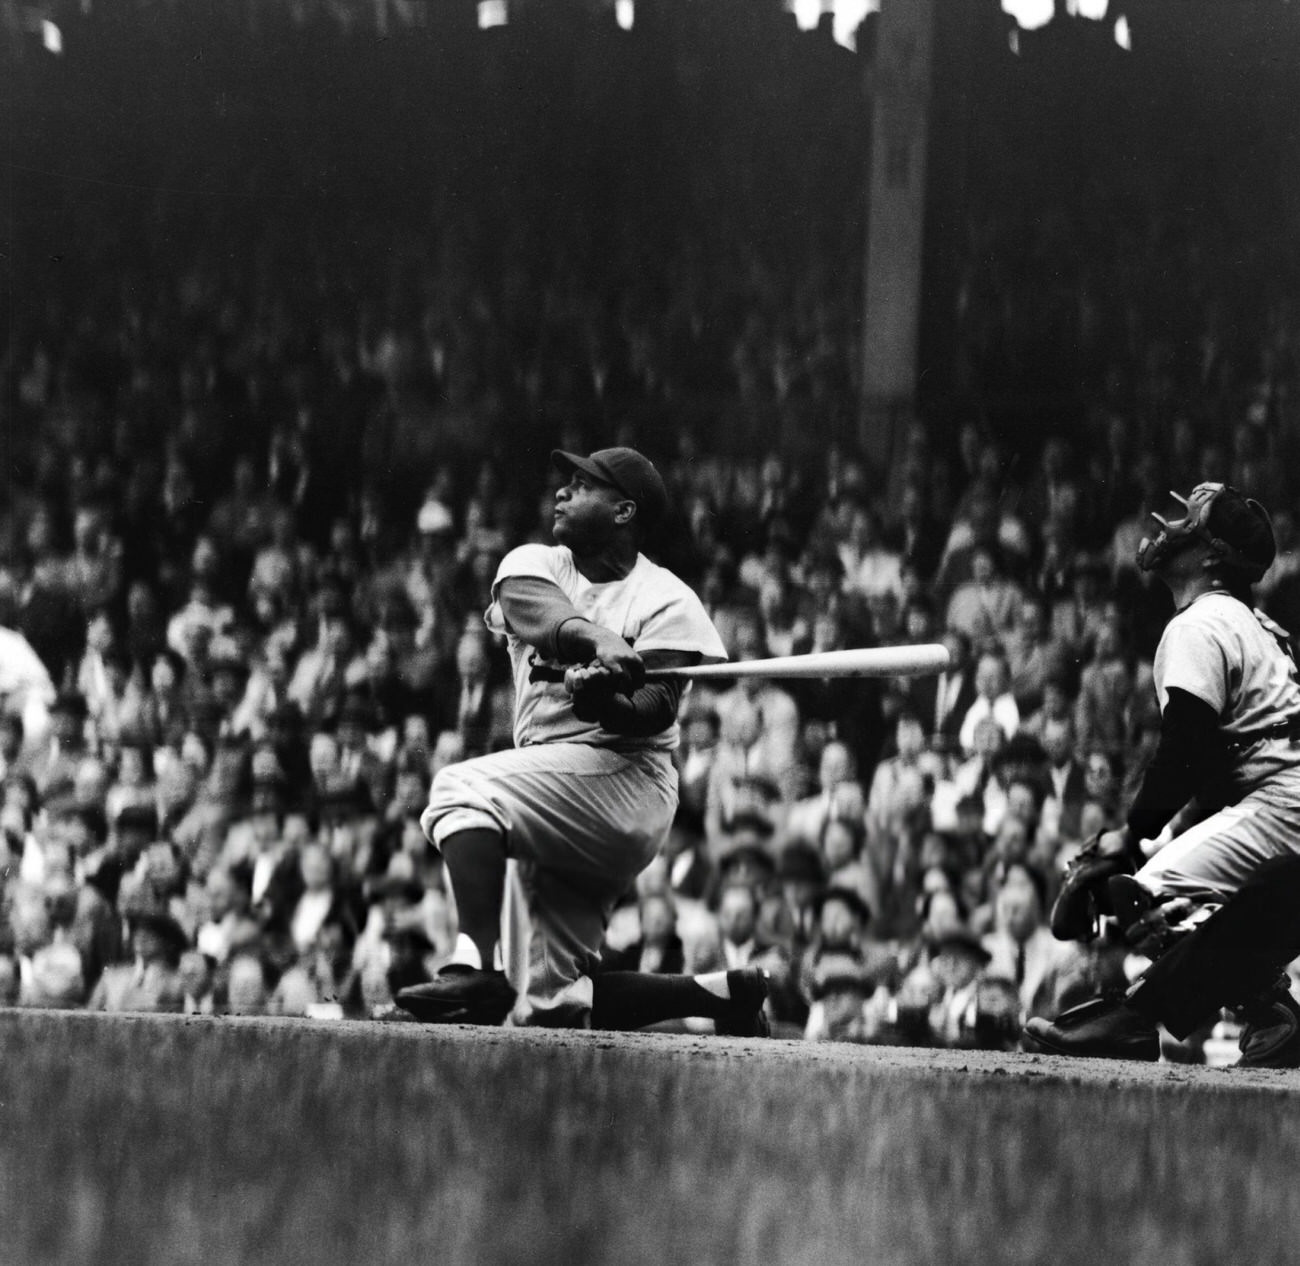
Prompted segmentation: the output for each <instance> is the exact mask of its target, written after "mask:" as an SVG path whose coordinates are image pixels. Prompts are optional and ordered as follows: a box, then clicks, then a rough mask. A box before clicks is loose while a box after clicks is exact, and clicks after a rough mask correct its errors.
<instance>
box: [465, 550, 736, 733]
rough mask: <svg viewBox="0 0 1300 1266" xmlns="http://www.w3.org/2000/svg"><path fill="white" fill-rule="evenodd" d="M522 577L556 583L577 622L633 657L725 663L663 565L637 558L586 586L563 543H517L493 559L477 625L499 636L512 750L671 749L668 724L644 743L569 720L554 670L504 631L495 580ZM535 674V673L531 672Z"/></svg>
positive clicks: (691, 601) (703, 615) (694, 603)
mask: <svg viewBox="0 0 1300 1266" xmlns="http://www.w3.org/2000/svg"><path fill="white" fill-rule="evenodd" d="M513 576H530V577H535V578H538V579H541V580H549V581H551V582H552V583H553V584H554V585H556V586H557V587H558V588H559V589H560V591H561V592H562V593H563V594H564V596H565V597H566V598H568V600H569V601H570V602H571V603H572V604H573V607H574V610H576V611H577V613H578V614H579V615H581V616H582V617H583V618H584V619H587V620H590V621H591V622H592V623H593V624H599V625H601V626H602V627H603V628H607V629H612V630H613V631H614V632H615V633H617V634H619V636H620V637H622V638H624V639H625V640H626V641H627V642H628V643H629V644H630V645H631V646H632V647H633V648H634V649H635V650H636V651H637V652H638V653H639V654H644V653H645V652H647V651H682V652H685V653H687V654H694V655H699V656H700V658H701V660H702V661H703V662H704V663H721V662H722V661H723V660H725V659H726V658H727V653H726V650H725V648H724V647H723V645H722V639H721V638H720V637H719V636H718V631H717V630H716V629H715V628H714V627H713V622H712V621H711V620H710V619H709V617H708V614H707V612H705V610H704V606H703V604H702V603H701V602H700V600H699V598H698V597H697V596H696V595H695V593H694V592H693V591H692V590H691V589H690V588H689V587H688V586H687V585H686V584H685V583H683V581H681V580H680V579H679V578H678V577H677V576H675V575H674V574H673V573H672V572H670V571H669V570H668V569H667V568H665V567H660V566H658V564H656V563H652V562H651V561H650V560H649V559H648V558H646V557H645V555H644V554H642V555H639V556H638V557H637V561H636V565H635V566H634V567H633V568H632V570H631V571H630V572H629V573H628V574H627V575H626V576H624V577H623V578H622V579H621V580H611V581H607V582H605V583H603V584H593V583H592V582H591V581H589V580H588V579H587V578H586V577H585V576H583V575H582V573H581V572H579V571H578V569H577V567H576V566H575V564H574V561H573V555H572V553H571V552H570V551H569V549H568V548H567V547H566V546H563V545H521V546H520V547H519V548H518V549H514V550H511V551H510V553H509V554H507V555H506V556H505V558H504V559H502V561H501V566H500V567H499V568H498V569H497V575H496V579H495V580H494V581H493V586H492V595H493V602H492V605H491V606H490V607H489V608H488V610H487V614H486V616H485V620H486V623H487V626H488V628H489V629H491V630H492V631H493V632H494V633H498V634H505V636H506V645H507V648H508V650H509V652H510V663H511V668H512V669H513V671H514V681H515V745H516V746H517V747H526V746H528V745H529V744H532V743H553V742H578V743H595V744H598V745H600V746H606V747H619V748H624V749H627V748H662V749H668V750H671V749H673V748H675V747H676V746H677V743H678V739H679V734H678V727H677V725H676V724H675V723H674V724H673V725H672V726H671V727H669V728H668V729H667V730H664V731H663V732H662V733H660V734H656V735H653V736H651V737H649V738H630V737H628V736H626V735H619V734H613V733H611V732H609V731H607V730H605V729H604V728H603V727H602V726H600V725H599V724H597V723H595V722H591V721H581V720H579V719H578V718H577V717H576V716H574V715H573V708H572V706H571V703H570V699H569V695H568V694H567V693H566V691H565V689H564V686H563V684H562V682H560V681H556V680H551V678H554V677H557V676H561V675H562V666H561V665H559V664H557V663H555V662H554V661H551V660H548V659H547V658H546V657H545V656H544V655H543V654H542V652H540V651H538V650H537V649H535V648H534V647H532V646H530V645H529V644H528V643H527V642H525V641H523V640H522V639H521V638H519V637H517V636H515V635H514V633H513V632H512V631H511V630H510V629H509V628H508V627H507V626H506V621H505V617H504V615H503V613H502V610H501V604H500V602H499V601H498V600H497V599H498V596H499V592H500V586H501V584H502V582H503V581H505V580H508V579H510V578H511V577H513ZM539 670H540V672H539Z"/></svg>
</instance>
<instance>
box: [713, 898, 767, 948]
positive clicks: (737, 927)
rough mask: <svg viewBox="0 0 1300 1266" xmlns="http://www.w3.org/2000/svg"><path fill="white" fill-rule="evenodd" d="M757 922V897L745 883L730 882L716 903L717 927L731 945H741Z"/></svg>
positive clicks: (751, 933)
mask: <svg viewBox="0 0 1300 1266" xmlns="http://www.w3.org/2000/svg"><path fill="white" fill-rule="evenodd" d="M757 923H758V898H757V897H756V896H755V894H754V890H753V889H752V888H750V887H748V886H747V885H743V884H731V885H729V886H728V887H726V888H724V889H723V892H722V900H721V901H720V902H719V903H718V929H719V931H721V933H722V935H723V936H724V937H726V939H727V940H728V941H730V942H731V944H732V945H743V944H744V943H745V942H746V941H748V940H750V939H751V938H752V937H753V935H754V929H755V927H756V926H757Z"/></svg>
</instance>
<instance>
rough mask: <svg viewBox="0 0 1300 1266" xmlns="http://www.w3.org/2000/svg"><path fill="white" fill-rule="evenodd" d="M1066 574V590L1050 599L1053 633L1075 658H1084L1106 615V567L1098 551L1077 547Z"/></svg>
mask: <svg viewBox="0 0 1300 1266" xmlns="http://www.w3.org/2000/svg"><path fill="white" fill-rule="evenodd" d="M1069 576H1070V587H1069V590H1068V591H1067V592H1066V593H1065V594H1063V595H1062V596H1061V597H1059V598H1057V599H1056V601H1055V602H1053V603H1052V637H1053V638H1054V640H1056V641H1058V642H1060V643H1061V644H1062V645H1064V646H1067V647H1069V650H1070V654H1071V655H1072V657H1073V658H1074V659H1075V660H1079V659H1087V658H1089V657H1091V655H1092V649H1093V644H1094V642H1095V640H1096V636H1097V630H1098V626H1099V625H1100V624H1101V621H1102V620H1103V618H1104V616H1105V598H1106V596H1107V592H1106V590H1107V581H1108V577H1109V570H1108V568H1107V565H1106V562H1105V560H1104V559H1103V558H1101V557H1100V556H1099V555H1096V554H1090V553H1088V552H1086V551H1083V550H1080V551H1078V552H1077V553H1076V554H1075V555H1074V557H1073V559H1072V560H1071V562H1070V571H1069Z"/></svg>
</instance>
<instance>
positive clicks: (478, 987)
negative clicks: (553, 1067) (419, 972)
mask: <svg viewBox="0 0 1300 1266" xmlns="http://www.w3.org/2000/svg"><path fill="white" fill-rule="evenodd" d="M393 1001H394V1002H395V1003H396V1004H397V1005H398V1006H399V1007H401V1008H402V1010H403V1011H407V1012H409V1013H410V1014H411V1015H413V1016H414V1017H415V1018H416V1019H417V1020H420V1021H421V1022H423V1023H424V1024H502V1023H504V1021H505V1018H506V1016H508V1015H509V1014H510V1011H511V1008H513V1007H514V1005H515V991H514V989H512V988H511V986H510V982H509V981H507V980H506V977H505V973H504V972H499V971H480V970H478V968H475V967H466V966H464V965H463V964H461V963H448V964H447V966H445V967H444V968H442V970H441V971H439V973H438V975H437V977H436V978H435V979H433V980H430V981H427V982H426V983H425V984H422V985H410V986H408V987H407V988H405V989H401V990H398V993H397V997H395V998H394V999H393Z"/></svg>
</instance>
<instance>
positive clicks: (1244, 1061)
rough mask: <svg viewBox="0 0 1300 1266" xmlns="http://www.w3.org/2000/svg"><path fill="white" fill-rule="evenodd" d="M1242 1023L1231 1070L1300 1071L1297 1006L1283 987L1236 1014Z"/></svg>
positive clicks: (1298, 1014) (1299, 1009)
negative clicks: (1234, 1060)
mask: <svg viewBox="0 0 1300 1266" xmlns="http://www.w3.org/2000/svg"><path fill="white" fill-rule="evenodd" d="M1237 1014H1238V1015H1239V1016H1240V1018H1241V1020H1242V1023H1243V1028H1242V1030H1241V1041H1240V1042H1239V1043H1238V1044H1237V1045H1238V1046H1239V1047H1240V1049H1241V1058H1240V1059H1239V1060H1238V1061H1237V1062H1236V1064H1234V1065H1233V1067H1234V1068H1300V1005H1297V1003H1296V1000H1295V999H1294V998H1293V997H1292V996H1291V991H1290V990H1289V989H1287V988H1286V986H1285V985H1282V984H1279V985H1278V986H1277V987H1276V988H1275V989H1273V990H1271V991H1270V992H1269V993H1268V994H1267V995H1265V996H1264V997H1263V998H1259V999H1257V1000H1256V1001H1254V1002H1252V1003H1249V1004H1248V1005H1247V1006H1244V1007H1242V1008H1241V1009H1240V1010H1239V1011H1238V1013H1237Z"/></svg>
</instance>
